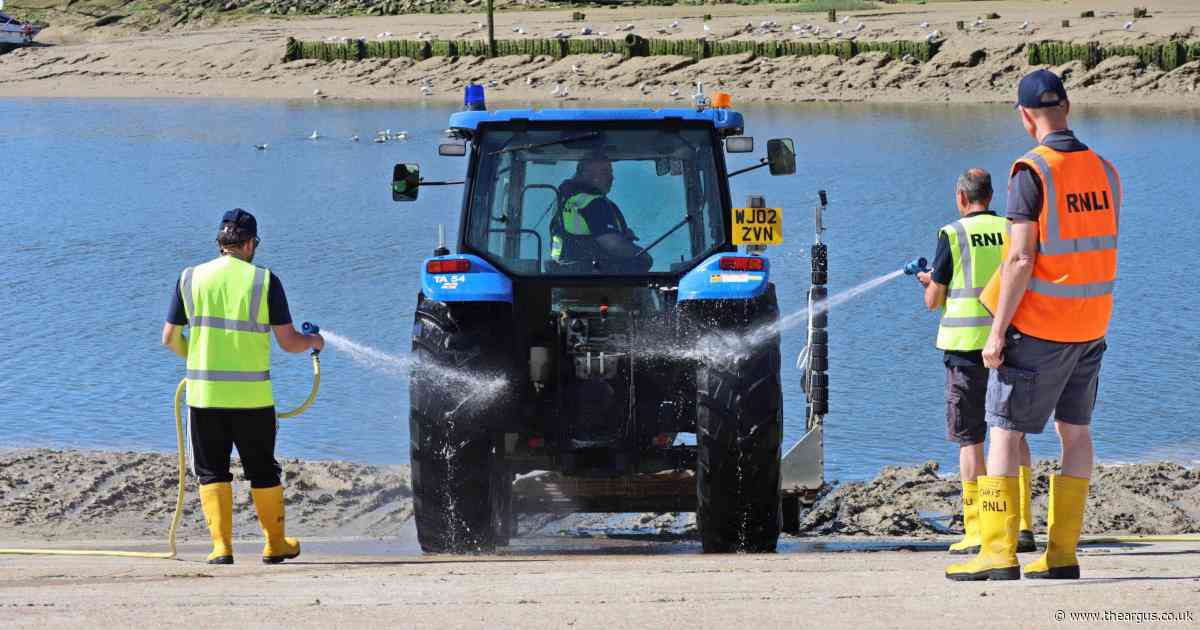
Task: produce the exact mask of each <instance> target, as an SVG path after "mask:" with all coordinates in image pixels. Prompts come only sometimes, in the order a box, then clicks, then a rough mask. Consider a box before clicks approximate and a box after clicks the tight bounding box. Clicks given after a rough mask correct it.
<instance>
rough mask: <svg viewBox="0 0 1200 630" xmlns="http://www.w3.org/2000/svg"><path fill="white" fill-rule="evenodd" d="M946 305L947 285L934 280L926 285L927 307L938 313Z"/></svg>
mask: <svg viewBox="0 0 1200 630" xmlns="http://www.w3.org/2000/svg"><path fill="white" fill-rule="evenodd" d="M945 303H946V285H944V284H938V283H937V282H934V281H933V280H930V281H929V284H927V285H925V307H926V308H928V309H929V310H931V311H936V310H938V309H939V308H942V305H943V304H945Z"/></svg>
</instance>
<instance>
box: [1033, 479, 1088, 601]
mask: <svg viewBox="0 0 1200 630" xmlns="http://www.w3.org/2000/svg"><path fill="white" fill-rule="evenodd" d="M1087 495H1088V480H1087V479H1084V478H1082V477H1064V476H1063V475H1055V476H1053V477H1051V478H1050V510H1049V515H1048V519H1047V520H1048V521H1049V524H1048V526H1047V528H1046V529H1047V532H1046V537H1047V539H1048V540H1049V542H1048V543H1047V544H1046V553H1044V554H1042V557H1041V558H1038V560H1037V561H1036V562H1034V563H1032V564H1027V565H1025V576H1026V577H1030V578H1049V579H1052V580H1077V579H1079V559H1078V558H1076V557H1075V547H1076V546H1077V545H1078V544H1079V532H1080V531H1082V530H1083V509H1084V506H1085V505H1087Z"/></svg>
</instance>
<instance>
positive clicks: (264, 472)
mask: <svg viewBox="0 0 1200 630" xmlns="http://www.w3.org/2000/svg"><path fill="white" fill-rule="evenodd" d="M188 410H189V412H190V417H191V421H192V459H193V461H194V462H195V464H196V476H198V477H199V478H200V485H206V484H210V483H228V482H230V481H233V475H232V474H230V472H229V456H230V455H231V454H232V453H233V447H234V446H235V445H236V446H237V451H238V457H241V458H242V469H243V471H244V472H245V477H246V479H247V480H248V481H249V482H250V487H251V488H273V487H275V486H278V485H279V473H280V472H281V471H282V470H283V469H282V468H280V467H279V462H277V461H275V428H276V422H275V408H274V407H264V408H262V409H199V408H196V407H189V408H188Z"/></svg>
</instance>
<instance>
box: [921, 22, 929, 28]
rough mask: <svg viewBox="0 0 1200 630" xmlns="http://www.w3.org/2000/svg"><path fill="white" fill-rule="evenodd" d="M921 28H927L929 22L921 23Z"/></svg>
mask: <svg viewBox="0 0 1200 630" xmlns="http://www.w3.org/2000/svg"><path fill="white" fill-rule="evenodd" d="M921 28H929V22H921Z"/></svg>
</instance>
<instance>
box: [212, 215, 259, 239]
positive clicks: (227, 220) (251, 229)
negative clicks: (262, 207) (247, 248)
mask: <svg viewBox="0 0 1200 630" xmlns="http://www.w3.org/2000/svg"><path fill="white" fill-rule="evenodd" d="M218 229H219V230H220V232H219V233H218V234H217V239H218V240H221V241H223V242H228V243H240V242H242V241H247V240H250V239H252V238H254V237H256V236H258V220H256V219H255V218H254V215H253V214H250V213H249V212H246V211H245V210H242V209H241V208H234V209H233V210H230V211H228V212H226V213H225V214H224V215H223V216H222V217H221V226H220V228H218Z"/></svg>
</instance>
